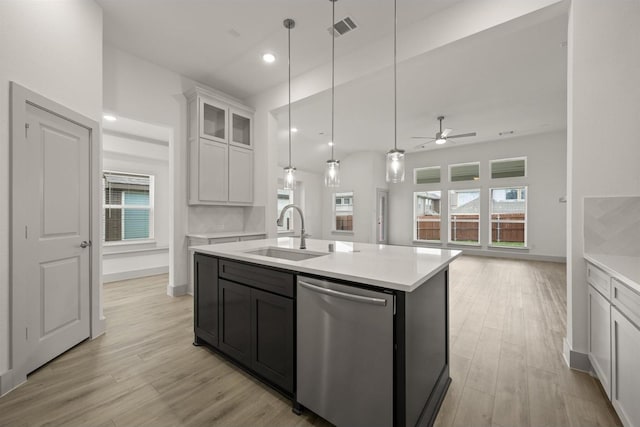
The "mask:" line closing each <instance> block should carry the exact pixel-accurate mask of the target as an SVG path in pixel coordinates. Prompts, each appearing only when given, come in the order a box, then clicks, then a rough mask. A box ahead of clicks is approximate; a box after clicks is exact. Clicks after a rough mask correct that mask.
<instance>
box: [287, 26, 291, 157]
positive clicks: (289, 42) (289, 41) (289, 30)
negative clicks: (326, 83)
mask: <svg viewBox="0 0 640 427" xmlns="http://www.w3.org/2000/svg"><path fill="white" fill-rule="evenodd" d="M287 35H288V46H289V58H288V65H289V168H291V25H287Z"/></svg>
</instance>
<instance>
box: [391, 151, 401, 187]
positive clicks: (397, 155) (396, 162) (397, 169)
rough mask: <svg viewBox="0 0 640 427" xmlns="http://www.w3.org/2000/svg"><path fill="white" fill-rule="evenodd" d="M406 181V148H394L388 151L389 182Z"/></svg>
mask: <svg viewBox="0 0 640 427" xmlns="http://www.w3.org/2000/svg"><path fill="white" fill-rule="evenodd" d="M403 181H404V150H398V149H395V148H394V149H392V150H389V152H388V153H387V182H391V183H394V184H397V183H398V182H403Z"/></svg>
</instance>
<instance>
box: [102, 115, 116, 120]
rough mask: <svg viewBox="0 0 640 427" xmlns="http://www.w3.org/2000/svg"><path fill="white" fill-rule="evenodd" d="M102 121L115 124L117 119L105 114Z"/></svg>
mask: <svg viewBox="0 0 640 427" xmlns="http://www.w3.org/2000/svg"><path fill="white" fill-rule="evenodd" d="M102 118H103V119H105V120H106V121H108V122H115V121H116V120H118V118H117V117H116V116H114V115H111V114H105V115H104V116H102Z"/></svg>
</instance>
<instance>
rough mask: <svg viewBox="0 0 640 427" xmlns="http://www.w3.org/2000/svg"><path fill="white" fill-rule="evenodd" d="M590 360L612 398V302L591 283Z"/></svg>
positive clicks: (589, 315)
mask: <svg viewBox="0 0 640 427" xmlns="http://www.w3.org/2000/svg"><path fill="white" fill-rule="evenodd" d="M588 297H589V306H588V318H589V342H588V345H589V361H590V362H591V366H592V367H593V370H594V371H595V373H596V375H598V379H599V380H600V382H601V383H602V387H603V388H604V390H605V392H606V393H607V396H608V397H609V398H611V303H610V302H609V301H608V300H607V299H606V298H605V297H604V296H602V295H601V294H600V292H598V291H597V290H596V289H595V288H594V287H593V286H591V285H589V295H588Z"/></svg>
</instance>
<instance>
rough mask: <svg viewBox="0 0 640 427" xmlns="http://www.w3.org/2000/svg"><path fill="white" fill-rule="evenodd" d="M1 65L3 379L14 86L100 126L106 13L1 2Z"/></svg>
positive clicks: (23, 0)
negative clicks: (10, 88) (11, 89)
mask: <svg viewBox="0 0 640 427" xmlns="http://www.w3.org/2000/svg"><path fill="white" fill-rule="evenodd" d="M69 23H73V25H69ZM0 64H2V65H0V200H1V203H0V374H1V373H4V372H5V371H7V369H9V352H10V347H9V287H10V285H9V266H10V264H9V247H10V241H9V229H10V228H9V226H10V223H9V220H10V218H9V212H10V204H9V200H10V198H9V189H10V163H9V160H10V157H9V153H10V151H9V147H10V140H9V82H10V81H15V82H17V83H19V84H21V85H23V86H25V87H27V88H29V89H31V90H33V91H35V92H38V93H40V94H41V95H44V96H45V97H47V98H50V99H52V100H54V101H56V102H58V103H60V104H62V105H64V106H66V107H68V108H70V109H72V110H74V111H76V112H78V113H80V114H83V115H85V116H87V117H89V118H90V119H92V120H95V121H100V117H101V111H102V85H101V81H102V10H101V9H100V8H99V7H98V6H97V5H96V4H95V3H94V2H93V1H49V2H41V1H28V0H3V1H1V2H0ZM78 64H82V67H79V66H78ZM96 142H97V143H99V141H96Z"/></svg>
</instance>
